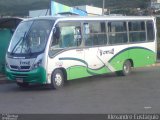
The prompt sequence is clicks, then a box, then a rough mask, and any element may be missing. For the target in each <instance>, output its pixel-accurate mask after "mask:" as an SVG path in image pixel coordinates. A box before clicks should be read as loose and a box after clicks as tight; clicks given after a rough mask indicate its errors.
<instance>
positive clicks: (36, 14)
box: [29, 9, 50, 17]
mask: <svg viewBox="0 0 160 120" xmlns="http://www.w3.org/2000/svg"><path fill="white" fill-rule="evenodd" d="M46 15H50V10H49V9H42V10H31V11H29V17H39V16H46Z"/></svg>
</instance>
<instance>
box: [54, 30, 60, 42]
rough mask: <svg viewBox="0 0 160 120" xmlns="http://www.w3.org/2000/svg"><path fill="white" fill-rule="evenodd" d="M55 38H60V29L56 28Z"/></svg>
mask: <svg viewBox="0 0 160 120" xmlns="http://www.w3.org/2000/svg"><path fill="white" fill-rule="evenodd" d="M53 34H54V37H55V38H56V39H59V38H60V28H59V27H55V29H54V31H53Z"/></svg>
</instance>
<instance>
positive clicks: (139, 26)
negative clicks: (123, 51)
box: [128, 21, 146, 42]
mask: <svg viewBox="0 0 160 120" xmlns="http://www.w3.org/2000/svg"><path fill="white" fill-rule="evenodd" d="M128 27H129V41H130V42H143V41H146V31H145V22H144V21H130V22H129V23H128Z"/></svg>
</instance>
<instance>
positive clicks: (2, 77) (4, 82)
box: [0, 73, 13, 84]
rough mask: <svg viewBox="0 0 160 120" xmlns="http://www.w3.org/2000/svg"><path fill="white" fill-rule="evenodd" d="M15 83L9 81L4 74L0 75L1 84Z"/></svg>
mask: <svg viewBox="0 0 160 120" xmlns="http://www.w3.org/2000/svg"><path fill="white" fill-rule="evenodd" d="M6 83H13V82H12V81H9V80H7V77H6V76H5V75H4V74H1V73H0V84H6Z"/></svg>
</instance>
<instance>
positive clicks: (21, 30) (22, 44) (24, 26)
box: [8, 20, 54, 54]
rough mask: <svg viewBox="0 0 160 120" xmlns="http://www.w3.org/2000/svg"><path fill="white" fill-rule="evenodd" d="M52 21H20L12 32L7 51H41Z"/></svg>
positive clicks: (22, 52)
mask: <svg viewBox="0 0 160 120" xmlns="http://www.w3.org/2000/svg"><path fill="white" fill-rule="evenodd" d="M53 24H54V22H53V21H51V20H31V21H25V22H22V23H20V25H19V26H18V28H17V30H16V32H15V33H14V35H13V37H12V40H11V44H10V46H9V49H8V52H9V53H13V54H32V53H39V52H43V51H44V49H45V46H46V43H47V40H48V37H49V34H50V32H51V29H52V26H53Z"/></svg>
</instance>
